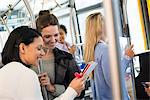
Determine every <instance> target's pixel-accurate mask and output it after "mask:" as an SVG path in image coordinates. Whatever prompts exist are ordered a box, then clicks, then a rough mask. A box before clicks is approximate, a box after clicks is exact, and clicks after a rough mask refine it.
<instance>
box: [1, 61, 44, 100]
mask: <svg viewBox="0 0 150 100" xmlns="http://www.w3.org/2000/svg"><path fill="white" fill-rule="evenodd" d="M0 100H43V98H42V94H41V89H40V84H39V80H38V77H37V75H36V73H35V72H34V71H32V70H31V69H29V68H27V67H25V66H24V65H23V64H21V63H19V62H11V63H9V64H7V65H5V66H4V67H2V68H1V69H0Z"/></svg>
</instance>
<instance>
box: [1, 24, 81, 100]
mask: <svg viewBox="0 0 150 100" xmlns="http://www.w3.org/2000/svg"><path fill="white" fill-rule="evenodd" d="M44 55H45V53H44V51H43V39H42V36H41V34H40V33H39V32H38V31H36V30H35V29H32V28H29V27H27V26H21V27H18V28H16V29H14V30H13V31H12V32H11V33H10V35H9V37H8V40H7V41H6V44H5V46H4V49H3V51H2V62H3V64H4V66H3V67H2V68H1V69H0V100H43V97H42V94H41V89H40V83H39V79H38V76H37V75H36V73H35V72H34V71H33V70H31V69H30V66H37V65H38V60H39V59H41V58H42V57H43V56H44ZM83 83H84V78H81V79H77V78H74V79H73V80H72V82H71V83H70V85H69V87H68V88H67V90H66V91H65V93H64V94H62V95H61V96H60V97H58V98H57V99H58V100H62V99H64V100H67V99H73V98H75V97H76V96H77V94H80V92H81V91H82V90H83V89H84V84H83ZM68 92H69V95H68ZM70 93H71V94H70ZM66 95H67V96H66Z"/></svg>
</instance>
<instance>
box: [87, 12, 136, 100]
mask: <svg viewBox="0 0 150 100" xmlns="http://www.w3.org/2000/svg"><path fill="white" fill-rule="evenodd" d="M132 47H133V46H131V47H130V48H128V49H127V50H126V51H125V56H124V57H123V59H122V62H121V66H122V73H125V69H126V67H127V65H128V63H129V61H130V59H131V57H133V56H134V52H133V51H132ZM128 58H129V59H128ZM108 59H109V56H108V46H107V43H106V34H105V32H104V18H103V16H102V14H101V13H100V12H98V13H93V14H91V15H89V16H88V17H87V19H86V32H85V42H84V60H85V62H89V61H95V62H97V63H98V65H97V67H96V68H95V70H94V72H93V77H92V79H91V87H92V93H93V99H94V100H112V99H113V98H112V93H111V79H110V68H109V60H108ZM122 88H123V90H124V97H125V98H123V99H124V100H128V99H129V97H128V94H127V90H126V86H125V80H124V79H123V87H122Z"/></svg>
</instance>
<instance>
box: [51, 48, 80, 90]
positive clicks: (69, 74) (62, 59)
mask: <svg viewBox="0 0 150 100" xmlns="http://www.w3.org/2000/svg"><path fill="white" fill-rule="evenodd" d="M53 52H54V56H55V82H54V83H55V84H63V85H65V87H68V85H69V83H70V82H71V80H72V79H73V78H74V77H75V76H74V73H75V72H80V69H79V67H78V65H77V64H76V61H75V59H74V58H73V56H72V55H71V54H69V53H67V52H65V51H62V50H59V49H58V48H55V49H54V50H53Z"/></svg>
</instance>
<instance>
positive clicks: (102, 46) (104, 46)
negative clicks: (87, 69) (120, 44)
mask: <svg viewBox="0 0 150 100" xmlns="http://www.w3.org/2000/svg"><path fill="white" fill-rule="evenodd" d="M95 49H108V45H107V43H106V42H98V43H97V45H96V47H95Z"/></svg>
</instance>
